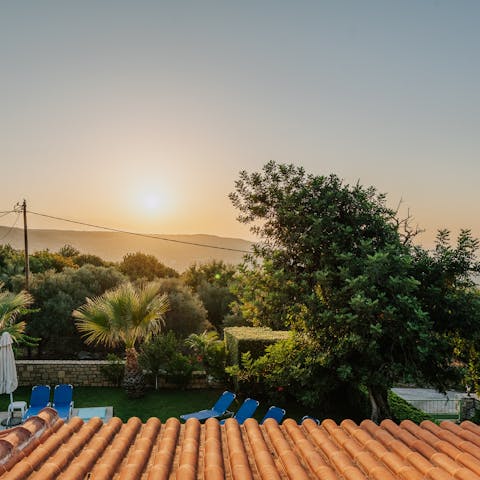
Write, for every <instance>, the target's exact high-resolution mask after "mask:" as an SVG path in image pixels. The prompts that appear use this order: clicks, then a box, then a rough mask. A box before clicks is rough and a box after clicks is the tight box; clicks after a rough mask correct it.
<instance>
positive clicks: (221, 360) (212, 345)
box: [185, 331, 227, 380]
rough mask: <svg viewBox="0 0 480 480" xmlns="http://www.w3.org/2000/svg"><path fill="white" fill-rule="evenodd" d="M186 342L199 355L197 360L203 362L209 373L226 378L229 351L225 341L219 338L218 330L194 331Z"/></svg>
mask: <svg viewBox="0 0 480 480" xmlns="http://www.w3.org/2000/svg"><path fill="white" fill-rule="evenodd" d="M185 344H186V345H187V346H188V347H189V348H190V349H191V350H193V352H194V353H195V354H196V355H197V360H198V361H199V362H201V364H202V365H203V367H204V368H205V372H206V374H207V375H209V376H211V377H213V378H214V379H216V380H223V379H224V378H225V362H226V358H227V352H226V348H225V342H223V341H222V340H220V339H219V337H218V333H217V332H215V331H209V332H207V331H205V332H203V333H201V334H196V333H192V334H191V335H189V336H188V338H187V339H186V340H185Z"/></svg>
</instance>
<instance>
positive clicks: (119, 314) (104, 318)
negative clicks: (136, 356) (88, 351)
mask: <svg viewBox="0 0 480 480" xmlns="http://www.w3.org/2000/svg"><path fill="white" fill-rule="evenodd" d="M167 311H168V298H167V296H166V295H159V285H158V284H155V283H151V284H147V285H145V286H144V287H142V288H140V289H138V290H137V289H135V288H134V286H133V285H132V284H131V283H125V284H122V285H120V286H119V287H117V288H115V289H113V290H110V291H108V292H105V293H104V294H103V295H101V296H100V297H96V298H94V299H93V300H92V299H87V303H86V304H84V305H83V306H81V307H80V308H78V309H77V310H75V311H74V312H73V316H74V317H75V318H76V319H77V321H76V326H77V329H78V330H79V332H80V333H81V334H82V336H83V337H84V339H85V342H86V343H88V344H91V343H97V344H98V343H101V344H104V345H107V346H116V345H119V344H124V345H125V347H126V348H134V346H135V344H136V342H137V341H140V340H142V339H146V338H148V337H149V336H150V335H152V333H156V332H158V331H160V329H161V327H162V325H163V321H164V320H163V316H164V314H165V313H166V312H167Z"/></svg>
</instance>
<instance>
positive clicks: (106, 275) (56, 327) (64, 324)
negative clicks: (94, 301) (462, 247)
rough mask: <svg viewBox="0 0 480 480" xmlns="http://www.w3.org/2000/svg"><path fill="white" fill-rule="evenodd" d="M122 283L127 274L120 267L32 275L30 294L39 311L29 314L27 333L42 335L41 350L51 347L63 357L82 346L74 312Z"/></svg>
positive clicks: (88, 267)
mask: <svg viewBox="0 0 480 480" xmlns="http://www.w3.org/2000/svg"><path fill="white" fill-rule="evenodd" d="M21 280H22V279H21V278H20V279H19V281H21ZM123 282H125V277H124V276H123V275H122V274H121V273H120V272H119V271H118V270H117V269H115V268H113V267H109V268H106V267H94V266H93V265H85V266H83V267H80V268H75V269H73V268H66V269H65V270H64V271H62V272H58V273H57V272H54V271H53V270H49V271H46V272H44V273H38V274H35V275H33V276H32V279H31V282H30V293H31V294H32V296H33V297H34V299H35V302H34V304H33V305H34V307H35V308H37V309H38V311H36V312H34V313H32V314H31V315H30V320H29V323H28V327H27V332H28V333H29V334H30V335H32V336H36V337H41V338H42V342H41V343H40V353H41V352H42V351H44V350H48V351H50V352H51V353H52V354H56V355H59V356H62V354H66V353H72V351H79V350H81V349H83V348H84V346H83V342H82V341H81V339H80V338H79V335H78V333H77V331H76V329H75V326H74V323H73V319H72V311H73V310H75V309H76V308H78V307H79V306H80V305H82V304H83V303H85V299H86V298H87V297H90V298H93V297H96V296H98V295H101V294H103V293H104V292H105V291H106V290H109V289H111V288H113V287H115V286H117V285H119V284H121V283H123Z"/></svg>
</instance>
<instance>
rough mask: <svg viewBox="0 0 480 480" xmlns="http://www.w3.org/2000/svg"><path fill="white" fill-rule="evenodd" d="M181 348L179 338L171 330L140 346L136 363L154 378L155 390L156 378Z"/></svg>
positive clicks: (164, 371) (162, 372) (156, 387)
mask: <svg viewBox="0 0 480 480" xmlns="http://www.w3.org/2000/svg"><path fill="white" fill-rule="evenodd" d="M180 348H181V342H180V340H179V339H178V338H177V337H176V336H175V333H174V332H173V331H171V330H170V331H168V332H166V333H160V334H158V335H155V336H154V337H152V339H150V341H148V342H145V343H143V344H142V346H141V347H140V353H139V356H138V363H139V364H140V366H141V367H142V368H143V369H144V370H146V371H147V372H148V373H150V374H152V375H153V376H154V378H155V390H157V389H158V378H159V376H160V375H162V374H165V373H166V371H167V368H168V362H169V361H170V359H171V358H173V357H174V356H175V355H176V353H177V352H178V351H179V350H180Z"/></svg>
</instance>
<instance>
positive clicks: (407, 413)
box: [388, 390, 435, 423]
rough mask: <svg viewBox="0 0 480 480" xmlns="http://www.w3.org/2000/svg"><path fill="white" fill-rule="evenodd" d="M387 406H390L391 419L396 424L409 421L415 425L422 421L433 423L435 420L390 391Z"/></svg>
mask: <svg viewBox="0 0 480 480" xmlns="http://www.w3.org/2000/svg"><path fill="white" fill-rule="evenodd" d="M388 404H389V405H390V410H391V412H392V415H393V419H394V420H395V421H397V422H401V421H402V420H411V421H412V422H415V423H421V422H423V421H424V420H430V421H432V422H435V419H434V418H433V417H432V416H430V415H428V413H425V412H422V411H421V410H419V409H418V408H415V407H414V406H413V405H411V404H410V403H408V402H407V401H406V400H404V399H403V398H401V397H399V396H398V395H397V394H396V393H394V392H392V391H391V390H390V391H389V392H388Z"/></svg>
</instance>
